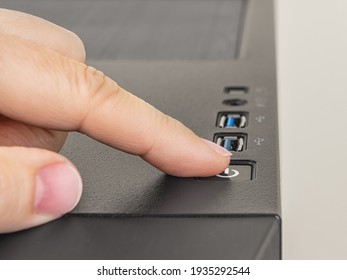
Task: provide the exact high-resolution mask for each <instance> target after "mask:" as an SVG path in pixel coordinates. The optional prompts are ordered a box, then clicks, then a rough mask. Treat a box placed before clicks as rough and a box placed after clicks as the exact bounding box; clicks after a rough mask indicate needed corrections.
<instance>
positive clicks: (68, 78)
mask: <svg viewBox="0 0 347 280" xmlns="http://www.w3.org/2000/svg"><path fill="white" fill-rule="evenodd" d="M85 58H86V54H85V49H84V46H83V43H82V41H81V40H80V39H79V38H78V37H77V36H76V35H75V34H73V33H71V32H70V31H68V30H66V29H64V28H62V27H59V26H57V25H55V24H53V23H50V22H48V21H45V20H43V19H40V18H37V17H34V16H31V15H28V14H23V13H19V12H14V11H10V10H5V9H0V73H1V75H0V100H1V102H0V233H6V232H14V231H18V230H22V229H26V228H30V227H34V226H38V225H41V224H44V223H47V222H49V221H52V220H54V219H57V218H59V217H61V216H62V215H64V214H65V213H67V212H69V211H71V210H72V209H73V208H74V207H75V206H76V204H77V203H78V201H79V199H80V197H81V194H82V179H81V177H80V175H79V173H78V170H77V169H76V167H75V166H74V165H73V163H71V162H70V161H69V160H68V159H67V158H65V157H63V156H62V155H60V154H58V152H59V150H60V149H61V147H62V146H63V144H64V141H65V139H66V136H67V133H68V132H69V131H79V132H81V133H84V134H86V135H88V136H90V137H92V138H94V139H96V140H98V141H100V142H103V143H105V144H107V145H110V146H112V147H114V148H116V149H119V150H122V151H125V152H127V153H131V154H133V155H137V156H140V157H141V158H142V159H144V160H145V161H147V162H148V163H150V164H152V165H153V166H155V167H156V168H158V169H160V170H161V171H163V172H165V173H167V174H170V175H175V176H182V177H190V176H202V177H204V176H212V175H215V174H218V173H220V172H222V171H223V170H224V169H225V168H226V167H227V165H228V164H229V161H230V153H229V152H228V151H226V150H224V149H223V148H221V147H219V146H217V145H215V144H213V143H212V142H209V141H206V140H204V139H201V138H200V137H198V136H197V135H196V134H194V133H193V132H192V131H191V130H189V129H188V128H187V127H185V126H184V125H183V124H181V123H180V122H178V121H177V120H175V119H173V118H171V117H169V116H167V115H165V114H163V113H162V112H160V111H158V110H157V109H155V108H154V107H152V106H151V105H149V104H148V103H146V102H144V101H143V100H141V99H139V98H137V97H136V96H135V95H133V94H131V93H129V92H127V91H126V90H125V89H123V88H121V87H120V86H119V85H118V84H117V83H116V82H115V81H113V80H112V79H110V78H108V77H107V76H106V75H105V74H104V73H102V72H101V71H98V70H96V69H94V68H92V67H90V66H87V65H86V64H85V63H84V62H85ZM139 118H141V123H142V125H141V126H138V124H137V120H138V119H139ZM134 127H136V129H134ZM153 135H156V137H153ZM168 146H169V147H171V148H170V149H167V147H168Z"/></svg>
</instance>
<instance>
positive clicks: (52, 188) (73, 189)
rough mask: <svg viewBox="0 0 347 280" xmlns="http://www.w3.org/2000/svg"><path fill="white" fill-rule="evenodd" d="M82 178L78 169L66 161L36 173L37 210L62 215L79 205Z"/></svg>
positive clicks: (41, 212)
mask: <svg viewBox="0 0 347 280" xmlns="http://www.w3.org/2000/svg"><path fill="white" fill-rule="evenodd" d="M81 194H82V180H81V177H80V175H79V174H78V172H77V170H75V169H74V168H73V167H72V166H70V165H68V164H66V163H56V164H52V165H48V166H46V167H44V168H42V169H41V170H39V172H38V173H37V175H36V193H35V205H34V206H35V211H36V213H40V214H53V215H62V214H65V213H67V212H69V211H71V210H72V209H73V208H75V206H76V205H77V203H78V201H79V199H80V197H81Z"/></svg>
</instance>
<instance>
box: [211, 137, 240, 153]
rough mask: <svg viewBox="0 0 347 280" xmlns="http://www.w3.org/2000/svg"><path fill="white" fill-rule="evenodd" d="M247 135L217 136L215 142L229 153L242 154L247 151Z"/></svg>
mask: <svg viewBox="0 0 347 280" xmlns="http://www.w3.org/2000/svg"><path fill="white" fill-rule="evenodd" d="M246 141H247V135H246V134H231V133H229V134H222V133H221V134H216V135H215V137H214V142H215V143H217V144H218V145H220V146H222V147H223V148H225V149H227V150H228V151H229V152H242V151H244V150H246Z"/></svg>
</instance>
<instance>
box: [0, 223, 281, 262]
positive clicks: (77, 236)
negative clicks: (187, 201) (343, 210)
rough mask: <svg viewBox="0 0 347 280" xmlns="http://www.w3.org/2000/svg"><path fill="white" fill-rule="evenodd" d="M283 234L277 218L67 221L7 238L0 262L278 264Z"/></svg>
mask: <svg viewBox="0 0 347 280" xmlns="http://www.w3.org/2000/svg"><path fill="white" fill-rule="evenodd" d="M279 231H280V221H279V220H278V219H276V218H274V217H247V218H245V217H228V216H215V217H213V216H211V217H196V216H195V217H194V216H186V217H133V218H127V217H118V218H114V217H88V216H83V217H65V218H63V219H61V220H58V221H55V222H53V223H51V224H49V226H45V227H38V228H35V229H32V230H30V231H24V232H19V233H15V234H12V235H5V236H2V237H1V238H0V248H1V251H0V259H16V258H18V257H19V256H20V257H21V258H22V259H274V258H275V259H278V258H280V251H279V250H278V248H279V246H280V235H279V234H278V232H279ZM254 233H256V234H254ZM236 240H237V242H235V241H236ZM274 245H275V246H274ZM4 252H6V253H4Z"/></svg>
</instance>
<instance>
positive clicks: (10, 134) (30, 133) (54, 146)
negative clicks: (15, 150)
mask: <svg viewBox="0 0 347 280" xmlns="http://www.w3.org/2000/svg"><path fill="white" fill-rule="evenodd" d="M66 134H67V133H66V132H62V131H56V130H48V129H43V128H40V127H35V126H31V125H27V124H24V123H22V122H18V121H15V120H12V119H9V118H7V117H5V116H3V115H0V146H22V147H37V148H43V149H47V150H51V151H56V152H57V151H59V150H60V149H61V147H62V146H63V144H64V142H65V139H66Z"/></svg>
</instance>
